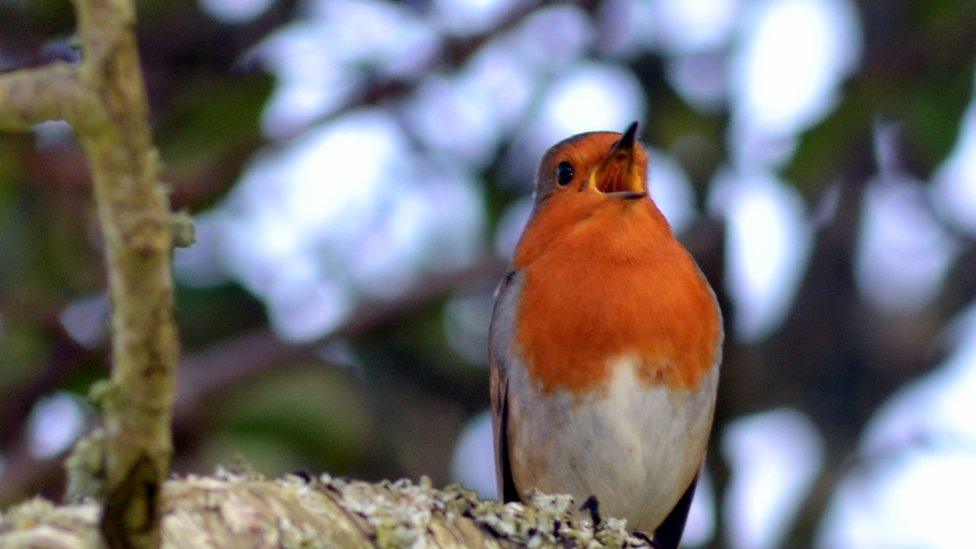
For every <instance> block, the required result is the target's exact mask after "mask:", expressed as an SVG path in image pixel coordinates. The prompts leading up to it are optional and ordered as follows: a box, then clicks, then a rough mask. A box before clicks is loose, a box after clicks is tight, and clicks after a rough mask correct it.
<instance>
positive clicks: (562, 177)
mask: <svg viewBox="0 0 976 549" xmlns="http://www.w3.org/2000/svg"><path fill="white" fill-rule="evenodd" d="M572 180H573V165H572V164H570V163H569V162H560V163H559V165H558V166H556V181H557V182H558V183H559V184H560V185H569V182H570V181H572Z"/></svg>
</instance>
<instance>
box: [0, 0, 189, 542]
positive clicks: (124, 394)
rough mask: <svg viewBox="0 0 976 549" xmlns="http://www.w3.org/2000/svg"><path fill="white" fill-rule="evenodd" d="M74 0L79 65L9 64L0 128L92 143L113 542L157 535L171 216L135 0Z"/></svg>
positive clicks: (168, 395)
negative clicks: (101, 251) (107, 345)
mask: <svg viewBox="0 0 976 549" xmlns="http://www.w3.org/2000/svg"><path fill="white" fill-rule="evenodd" d="M73 1H74V5H75V10H76V15H77V20H78V36H79V39H80V40H79V41H80V44H81V49H82V56H83V61H82V63H81V65H80V66H78V67H68V66H65V65H63V64H55V65H51V66H48V67H43V68H39V69H31V70H22V71H14V72H12V73H9V74H4V75H0V128H12V129H24V128H27V127H29V126H30V124H34V123H37V122H41V121H44V120H48V119H52V118H64V119H66V120H67V121H68V122H70V123H71V124H72V126H74V128H75V131H76V133H77V135H78V137H79V140H80V141H81V144H82V146H83V147H84V149H85V152H86V153H87V156H88V160H89V164H90V170H91V174H92V183H93V185H94V191H95V192H94V194H95V201H96V204H97V209H98V219H99V222H100V225H101V229H102V232H103V234H104V237H105V243H106V261H107V267H108V273H109V291H110V295H111V299H112V309H113V310H112V363H113V366H112V376H111V381H110V382H108V383H103V384H101V385H99V387H98V388H97V389H93V394H96V395H97V396H96V398H97V400H98V401H99V402H100V404H101V405H102V409H103V412H104V423H105V444H104V447H103V448H99V451H102V450H103V451H104V456H105V457H104V467H105V472H106V476H107V479H106V480H107V483H106V486H105V490H104V496H105V502H104V509H103V513H102V518H101V521H100V527H101V531H102V534H103V536H104V537H105V541H106V542H107V543H108V545H109V546H110V547H150V546H156V545H158V541H159V535H158V526H157V522H158V520H157V519H158V506H157V496H158V494H159V492H160V488H161V485H162V482H163V480H164V479H165V477H166V475H167V474H168V471H169V463H170V456H171V453H172V442H171V436H170V419H171V416H172V404H173V394H174V379H175V370H176V362H177V354H178V344H177V336H176V327H175V325H174V322H173V281H172V277H171V272H170V270H171V261H170V258H171V254H172V247H173V232H172V227H173V220H172V218H171V215H170V211H169V201H168V198H167V195H166V192H165V190H164V189H163V187H162V186H161V185H160V184H159V182H158V171H159V167H158V157H157V153H156V150H155V148H154V146H153V143H152V137H151V134H150V130H149V122H148V111H149V108H148V101H147V99H146V92H145V88H144V86H143V80H142V73H141V69H140V66H139V57H138V50H137V48H136V41H135V36H134V33H133V28H134V24H135V12H134V8H133V6H132V2H131V0H73Z"/></svg>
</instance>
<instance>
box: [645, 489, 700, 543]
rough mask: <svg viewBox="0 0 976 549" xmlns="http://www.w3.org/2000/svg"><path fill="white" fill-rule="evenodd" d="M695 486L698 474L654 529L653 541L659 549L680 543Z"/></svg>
mask: <svg viewBox="0 0 976 549" xmlns="http://www.w3.org/2000/svg"><path fill="white" fill-rule="evenodd" d="M696 486H698V475H695V478H694V479H692V481H691V485H689V486H688V489H687V490H685V493H684V495H682V496H681V499H679V500H678V503H676V504H675V506H674V509H671V512H670V513H668V516H667V518H665V519H664V522H662V523H661V525H660V526H658V527H657V529H656V530H654V542H655V543H656V544H657V547H659V548H660V549H677V548H678V544H679V543H681V535H682V534H684V532H685V522H686V521H687V520H688V511H689V510H691V500H692V499H694V497H695V487H696Z"/></svg>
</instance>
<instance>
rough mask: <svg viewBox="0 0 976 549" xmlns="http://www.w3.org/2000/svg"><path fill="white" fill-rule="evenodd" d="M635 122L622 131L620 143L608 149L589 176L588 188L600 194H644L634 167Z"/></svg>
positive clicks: (642, 182) (645, 190)
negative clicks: (594, 189) (604, 156)
mask: <svg viewBox="0 0 976 549" xmlns="http://www.w3.org/2000/svg"><path fill="white" fill-rule="evenodd" d="M636 136H637V122H633V123H631V124H630V126H627V129H626V130H625V131H624V134H623V137H621V138H620V141H617V143H616V144H615V145H614V146H613V148H612V149H610V153H609V154H607V156H606V158H604V159H603V161H602V162H600V163H599V164H598V165H597V167H596V168H594V170H593V173H591V174H590V179H589V181H588V185H587V186H588V187H595V188H596V190H598V191H600V192H602V193H627V194H628V195H634V194H635V193H636V194H639V195H642V194H645V193H646V192H647V189H646V188H645V187H644V185H645V184H644V181H643V178H642V177H641V176H640V174H638V173H637V167H636V166H635V165H634V148H635V147H636V143H637V140H636Z"/></svg>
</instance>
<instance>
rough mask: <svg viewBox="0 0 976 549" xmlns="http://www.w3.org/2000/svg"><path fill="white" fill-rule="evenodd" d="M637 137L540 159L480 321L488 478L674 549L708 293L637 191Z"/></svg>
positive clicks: (710, 322) (574, 142) (715, 330)
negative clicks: (566, 500)
mask: <svg viewBox="0 0 976 549" xmlns="http://www.w3.org/2000/svg"><path fill="white" fill-rule="evenodd" d="M636 132H637V123H636V122H635V123H633V124H631V125H630V127H628V128H627V130H626V131H625V132H624V133H623V134H620V133H616V132H592V133H583V134H580V135H576V136H574V137H570V138H569V139H566V140H564V141H562V142H560V143H558V144H556V145H555V146H553V147H552V148H551V149H549V151H548V152H546V154H545V155H544V156H543V158H542V161H541V163H540V166H539V171H538V174H537V177H536V183H535V199H534V200H535V206H534V209H533V211H532V215H531V217H530V219H529V221H528V223H527V225H526V228H525V230H524V232H523V233H522V236H521V239H520V240H519V243H518V246H517V248H516V250H515V256H514V259H513V260H512V264H511V268H510V269H509V271H508V273H507V274H506V275H505V277H504V280H503V281H502V284H501V286H500V287H499V290H498V293H497V296H496V300H495V308H494V313H493V314H492V320H491V336H490V349H489V355H490V362H491V400H492V419H493V428H494V440H495V457H496V460H495V461H496V476H497V482H498V487H499V494H500V496H501V497H502V498H503V499H504V501H518V500H520V499H523V498H524V497H525V495H526V493H527V492H528V491H529V490H530V489H532V488H536V489H538V490H541V491H543V492H546V493H553V494H571V495H572V496H574V497H575V498H576V500H577V501H578V502H581V501H584V500H588V499H589V500H591V501H592V499H591V498H592V497H595V498H596V501H597V502H599V505H600V508H601V510H602V511H603V512H605V513H606V514H608V515H610V516H613V517H618V518H625V519H627V523H628V526H629V527H630V528H632V529H637V530H641V531H644V532H648V533H650V532H653V535H654V541H655V544H656V545H658V546H659V547H676V546H677V544H678V542H679V541H680V538H681V534H682V531H683V530H684V524H685V520H686V518H687V515H688V509H689V506H690V504H691V499H692V496H693V494H694V490H695V484H696V482H697V479H698V473H699V470H700V468H701V464H702V460H703V458H704V454H705V447H706V445H707V442H708V436H709V431H710V429H711V424H712V416H713V413H714V408H715V395H716V390H717V388H718V375H719V374H718V372H719V363H720V362H721V357H722V340H723V330H722V318H721V312H720V310H719V307H718V303H717V302H716V300H715V294H714V292H713V291H712V289H711V287H710V286H709V285H708V282H707V281H706V280H705V277H704V276H703V275H702V273H701V270H700V269H699V268H698V266H697V264H696V263H695V261H694V259H693V258H692V257H691V255H690V254H689V253H688V251H687V250H685V248H684V247H683V246H682V245H681V243H679V242H678V240H677V239H676V238H675V236H674V234H673V233H672V232H671V228H670V226H669V225H668V222H667V220H666V219H665V218H664V215H662V214H661V211H660V210H659V209H658V207H657V205H656V204H655V203H654V201H653V199H652V198H651V197H650V193H649V192H648V183H647V153H646V152H645V151H644V149H643V148H642V147H641V146H640V144H639V143H638V142H637V141H636V139H635V135H636Z"/></svg>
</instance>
